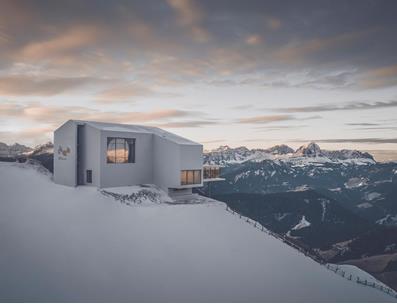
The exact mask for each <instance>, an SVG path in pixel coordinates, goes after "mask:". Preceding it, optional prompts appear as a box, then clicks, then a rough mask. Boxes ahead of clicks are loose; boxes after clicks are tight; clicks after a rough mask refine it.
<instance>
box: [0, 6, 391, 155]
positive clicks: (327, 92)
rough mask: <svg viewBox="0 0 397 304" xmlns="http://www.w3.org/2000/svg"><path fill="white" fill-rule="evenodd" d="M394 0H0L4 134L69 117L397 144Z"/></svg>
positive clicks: (24, 133)
mask: <svg viewBox="0 0 397 304" xmlns="http://www.w3.org/2000/svg"><path fill="white" fill-rule="evenodd" d="M396 16H397V1H392V0H391V1H363V0H357V1H319V0H315V1H264V0H258V1H254V0H244V1H243V0H239V1H235V0H233V1H232V0H225V1H221V0H211V1H210V0H208V1H198V0H197V1H193V0H189V1H187V0H168V1H161V0H153V1H148V0H145V1H99V0H97V1H14V0H11V1H4V0H0V142H6V143H8V144H11V143H14V142H19V143H23V144H27V145H36V144H40V143H43V142H45V141H48V140H52V131H53V130H54V129H55V128H57V127H58V126H59V125H61V124H62V123H63V122H64V121H66V120H68V119H84V120H98V121H111V122H120V123H132V124H145V125H155V126H159V127H162V128H165V129H167V130H169V131H171V132H175V133H177V134H179V135H182V136H185V137H188V138H190V139H192V140H195V141H198V142H201V143H203V144H204V146H205V148H206V149H211V148H215V147H217V146H219V145H226V144H227V145H230V146H240V145H245V146H247V147H258V148H265V147H269V146H272V145H275V144H281V143H285V144H289V145H291V146H292V147H294V148H296V147H298V146H299V145H301V144H303V143H305V142H308V141H312V140H314V141H316V142H318V143H319V144H320V145H321V146H322V147H324V148H328V149H337V148H341V147H346V148H357V149H394V150H397V17H396Z"/></svg>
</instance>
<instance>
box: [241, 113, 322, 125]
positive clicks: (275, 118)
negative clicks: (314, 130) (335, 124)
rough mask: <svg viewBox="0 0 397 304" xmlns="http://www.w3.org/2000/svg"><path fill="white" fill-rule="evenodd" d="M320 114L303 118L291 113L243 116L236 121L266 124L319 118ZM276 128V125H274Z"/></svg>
mask: <svg viewBox="0 0 397 304" xmlns="http://www.w3.org/2000/svg"><path fill="white" fill-rule="evenodd" d="M319 118H321V116H318V115H317V116H310V117H304V118H297V117H295V116H292V115H263V116H253V117H248V118H243V119H240V120H239V121H238V123H243V124H268V123H272V122H279V121H288V120H310V119H319ZM275 128H277V126H275Z"/></svg>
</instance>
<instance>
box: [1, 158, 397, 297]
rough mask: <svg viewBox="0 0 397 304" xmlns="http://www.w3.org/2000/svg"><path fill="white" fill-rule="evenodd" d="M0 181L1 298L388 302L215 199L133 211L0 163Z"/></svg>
mask: <svg viewBox="0 0 397 304" xmlns="http://www.w3.org/2000/svg"><path fill="white" fill-rule="evenodd" d="M0 180H1V181H2V182H1V183H0V193H1V196H2V198H3V199H2V200H0V229H1V231H2V250H1V251H0V260H6V261H7V263H4V264H3V265H2V277H3V278H7V279H6V280H2V284H0V294H1V299H2V300H4V301H7V302H10V301H11V302H12V301H14V302H15V301H17V302H32V301H33V302H142V301H143V302H158V301H160V302H237V301H238V302H244V301H245V302H280V301H282V302H316V301H320V302H324V301H334V302H362V301H373V302H388V301H392V300H393V299H392V298H390V297H388V296H387V295H386V294H384V293H381V292H379V291H378V290H374V289H371V288H364V287H362V286H360V285H359V284H355V283H353V282H351V283H349V282H348V281H347V280H344V279H343V278H340V277H338V276H335V274H333V273H332V272H330V271H328V270H327V269H326V268H325V267H323V266H321V265H319V264H318V263H316V262H315V261H313V260H312V259H310V258H308V257H305V256H304V255H302V254H300V253H299V252H297V251H296V250H294V249H293V248H291V247H289V246H287V245H286V244H283V242H280V240H278V239H275V238H273V237H271V236H268V235H267V234H264V233H262V232H261V231H260V230H258V229H256V230H255V229H252V226H250V225H246V224H245V223H244V222H242V221H241V220H240V219H238V218H237V217H232V216H229V215H228V213H226V212H225V205H224V204H222V203H217V204H194V205H170V204H151V205H150V207H149V208H144V207H141V206H143V205H136V207H135V208H131V207H129V206H126V205H124V204H115V203H114V201H113V198H110V197H106V196H104V195H103V194H101V193H100V192H98V191H97V190H96V189H93V188H92V187H77V188H70V187H65V186H61V185H56V184H54V183H53V182H52V181H51V180H50V179H49V178H48V177H47V176H45V175H43V174H40V173H38V172H37V171H36V170H35V169H34V168H28V167H27V168H21V167H18V166H15V165H14V164H12V163H0ZM16 184H18V186H19V188H18V191H16V190H15V185H16ZM71 278H73V279H72V280H71ZM286 286H288V287H287V288H286Z"/></svg>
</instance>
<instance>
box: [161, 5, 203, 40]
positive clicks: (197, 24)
mask: <svg viewBox="0 0 397 304" xmlns="http://www.w3.org/2000/svg"><path fill="white" fill-rule="evenodd" d="M167 3H168V4H169V5H170V6H171V7H172V8H173V9H174V10H175V12H176V13H177V15H178V24H179V25H180V26H181V27H185V28H188V29H189V30H190V34H191V36H192V37H193V40H195V41H196V42H207V41H208V40H209V39H210V33H209V32H208V31H207V30H206V29H204V28H203V27H202V25H201V23H202V20H203V18H204V13H203V11H202V10H201V9H200V8H199V7H198V6H197V5H196V2H194V1H193V0H167Z"/></svg>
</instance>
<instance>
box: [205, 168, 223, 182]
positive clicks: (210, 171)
mask: <svg viewBox="0 0 397 304" xmlns="http://www.w3.org/2000/svg"><path fill="white" fill-rule="evenodd" d="M220 174H221V172H220V168H219V167H218V166H204V179H211V178H219V177H220Z"/></svg>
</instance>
